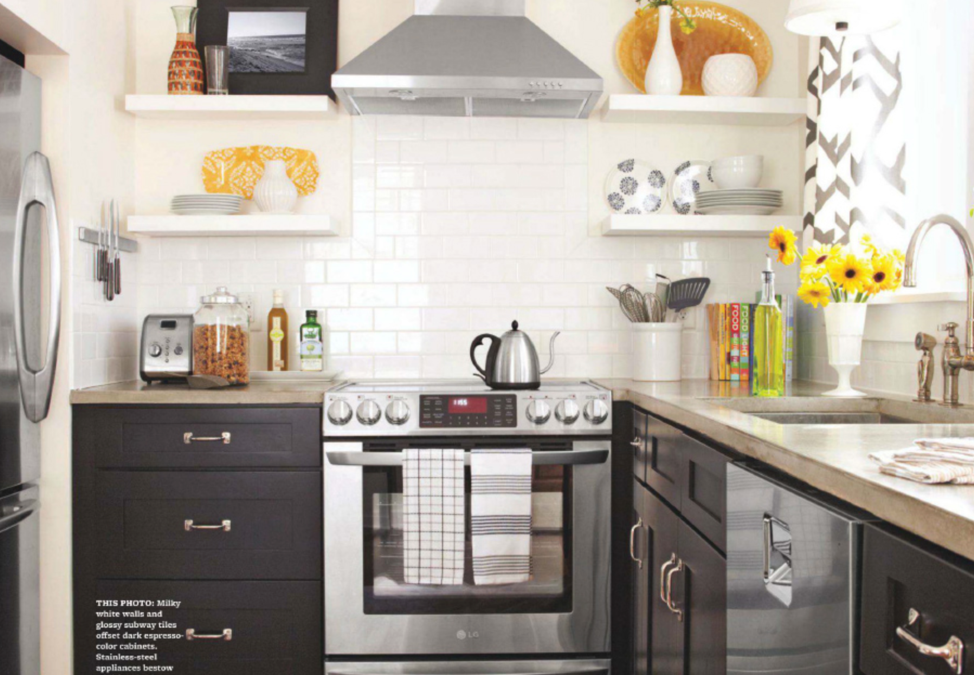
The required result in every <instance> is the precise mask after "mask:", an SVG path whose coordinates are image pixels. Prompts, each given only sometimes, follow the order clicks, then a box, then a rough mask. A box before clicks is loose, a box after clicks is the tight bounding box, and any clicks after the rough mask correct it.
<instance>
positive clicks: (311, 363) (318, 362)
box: [300, 309, 325, 371]
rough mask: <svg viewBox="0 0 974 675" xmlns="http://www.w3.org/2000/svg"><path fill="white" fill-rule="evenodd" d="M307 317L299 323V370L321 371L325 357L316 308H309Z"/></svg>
mask: <svg viewBox="0 0 974 675" xmlns="http://www.w3.org/2000/svg"><path fill="white" fill-rule="evenodd" d="M307 317H308V320H307V321H305V322H304V323H303V324H302V325H301V349H300V352H301V370H304V371H321V370H324V368H325V358H324V345H323V343H322V340H321V324H320V323H318V312H317V310H314V309H309V310H308V313H307Z"/></svg>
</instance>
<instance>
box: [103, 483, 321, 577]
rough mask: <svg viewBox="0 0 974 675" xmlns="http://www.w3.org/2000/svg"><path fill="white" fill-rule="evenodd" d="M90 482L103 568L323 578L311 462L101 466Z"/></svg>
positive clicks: (119, 572)
mask: <svg viewBox="0 0 974 675" xmlns="http://www.w3.org/2000/svg"><path fill="white" fill-rule="evenodd" d="M95 481H96V482H95V494H96V507H95V513H94V514H93V516H92V517H93V518H94V519H95V522H96V523H97V529H96V536H95V543H94V551H93V553H94V555H95V556H96V559H97V569H98V574H99V576H102V577H117V578H129V579H133V578H139V579H312V580H320V579H321V577H322V548H321V547H322V527H323V526H322V505H321V500H322V493H321V474H320V473H318V472H316V471H306V472H271V471H261V472H180V473H175V472H156V471H152V472H123V471H102V472H99V474H98V475H97V477H96V478H95Z"/></svg>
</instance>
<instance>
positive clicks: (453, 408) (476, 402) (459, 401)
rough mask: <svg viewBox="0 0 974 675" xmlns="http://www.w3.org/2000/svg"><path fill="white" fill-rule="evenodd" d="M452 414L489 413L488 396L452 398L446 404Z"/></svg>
mask: <svg viewBox="0 0 974 675" xmlns="http://www.w3.org/2000/svg"><path fill="white" fill-rule="evenodd" d="M446 410H447V412H448V413H449V414H450V415H484V414H486V413H487V397H486V396H475V397H470V396H464V397H462V398H451V399H450V400H449V401H448V402H447V405H446Z"/></svg>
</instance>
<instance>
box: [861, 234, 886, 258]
mask: <svg viewBox="0 0 974 675" xmlns="http://www.w3.org/2000/svg"><path fill="white" fill-rule="evenodd" d="M861 243H862V248H863V250H865V251H866V255H868V256H869V257H870V258H874V259H875V258H879V257H881V256H882V255H883V252H882V251H881V250H880V248H879V246H877V245H876V242H874V241H873V238H872V236H870V235H868V234H864V235H862V240H861Z"/></svg>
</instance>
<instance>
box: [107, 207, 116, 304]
mask: <svg viewBox="0 0 974 675" xmlns="http://www.w3.org/2000/svg"><path fill="white" fill-rule="evenodd" d="M114 232H115V200H114V199H113V200H112V201H111V203H110V204H109V206H108V252H107V256H106V260H107V262H106V265H105V270H106V272H105V299H106V300H108V302H112V301H113V300H114V299H115V238H114V235H113V233H114Z"/></svg>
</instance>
